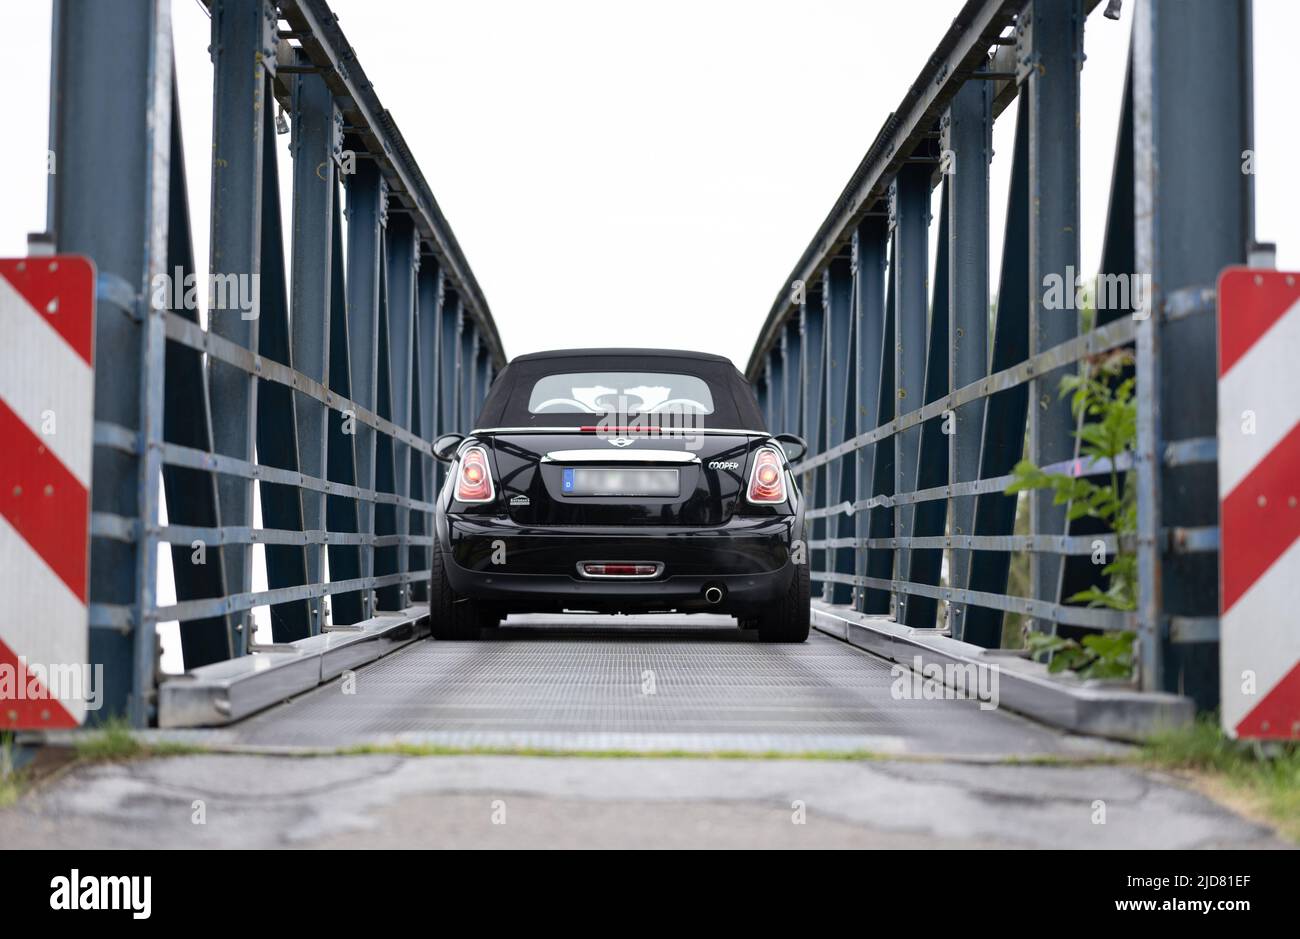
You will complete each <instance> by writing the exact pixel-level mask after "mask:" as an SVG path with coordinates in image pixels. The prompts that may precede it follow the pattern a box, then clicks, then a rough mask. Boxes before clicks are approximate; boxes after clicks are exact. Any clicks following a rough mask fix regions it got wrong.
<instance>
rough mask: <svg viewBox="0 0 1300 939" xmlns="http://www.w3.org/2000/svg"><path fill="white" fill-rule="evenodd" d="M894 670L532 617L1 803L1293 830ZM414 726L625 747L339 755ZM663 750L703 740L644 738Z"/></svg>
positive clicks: (704, 822)
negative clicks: (163, 752)
mask: <svg viewBox="0 0 1300 939" xmlns="http://www.w3.org/2000/svg"><path fill="white" fill-rule="evenodd" d="M629 626H635V627H636V628H635V629H634V630H633V631H631V632H629V631H628V627H629ZM895 677H896V675H895V674H894V673H893V671H892V669H891V666H890V664H889V663H887V662H884V661H883V660H880V659H877V658H875V657H874V656H872V655H870V654H868V653H865V652H862V651H861V650H858V649H855V648H853V647H850V646H848V645H845V644H843V643H840V642H838V641H836V640H833V639H830V638H828V637H825V636H822V635H820V634H814V636H813V638H812V639H811V640H810V641H809V642H808V643H806V644H803V645H798V646H765V645H761V644H759V643H756V642H753V641H752V638H751V637H747V636H745V635H744V634H742V633H740V632H739V631H738V630H736V629H735V628H734V626H732V625H731V624H730V623H728V622H725V621H721V620H716V621H710V620H704V621H694V620H693V621H691V622H690V623H689V624H685V623H683V622H682V621H681V620H679V619H664V618H659V619H642V620H638V621H636V622H635V623H623V624H620V627H619V628H611V626H610V621H608V620H606V621H603V622H600V623H590V622H589V623H582V622H575V621H564V622H559V621H556V620H554V619H549V620H548V619H546V618H540V617H533V618H527V619H523V620H518V621H514V622H513V623H512V625H511V626H509V627H508V628H507V629H505V630H504V631H503V632H502V633H501V634H500V635H498V636H497V637H496V638H494V639H491V640H488V641H483V642H476V643H439V642H433V641H421V642H417V643H415V644H413V645H411V646H409V647H407V648H406V649H403V650H402V651H400V652H398V653H395V654H394V655H391V656H389V657H387V658H385V659H383V660H380V661H379V662H376V663H374V664H372V665H370V666H368V667H367V668H364V669H361V670H359V671H358V672H357V673H356V674H355V676H353V677H352V680H351V685H350V687H348V686H346V685H345V683H344V682H335V683H333V684H331V685H327V686H324V687H322V688H319V689H317V690H316V691H313V692H310V693H308V694H306V695H303V696H301V697H300V698H298V699H295V700H294V701H291V702H288V703H287V704H284V705H281V706H279V707H277V708H274V709H272V710H270V711H266V712H263V714H261V715H258V716H255V717H254V718H252V719H249V720H247V721H245V722H243V723H242V724H239V725H237V726H235V727H231V728H226V729H220V730H206V731H197V732H181V733H173V734H169V735H160V734H155V737H157V736H170V737H171V738H173V739H183V740H187V741H189V742H192V743H195V744H200V745H203V746H205V747H210V748H220V749H221V750H222V751H223V752H210V753H201V754H194V755H186V756H173V757H167V758H152V759H147V760H137V761H132V762H127V763H118V764H101V765H80V766H76V767H73V768H72V769H71V770H69V771H66V772H64V773H62V774H61V775H58V776H56V777H54V778H52V779H50V780H49V781H47V782H45V783H43V784H41V785H39V786H37V787H35V788H34V789H33V790H32V791H30V792H29V793H27V794H26V795H24V796H23V797H22V798H21V799H20V800H19V801H18V803H17V804H16V805H14V806H11V807H10V808H8V809H5V810H2V811H0V846H4V847H8V848H26V847H161V846H166V847H178V848H214V847H216V848H220V847H322V848H325V847H372V846H373V847H379V846H383V847H921V848H930V847H1003V846H1005V847H1026V848H1033V847H1073V848H1110V847H1133V848H1147V847H1161V848H1181V847H1229V846H1231V847H1247V846H1261V847H1265V846H1280V842H1278V841H1277V840H1276V839H1275V838H1274V836H1273V835H1272V834H1271V833H1270V832H1269V831H1268V830H1267V829H1265V828H1262V827H1260V826H1259V825H1256V824H1254V823H1252V822H1250V821H1247V820H1245V819H1243V818H1241V817H1239V816H1237V815H1235V814H1233V813H1232V812H1231V811H1229V810H1228V809H1226V808H1224V807H1222V806H1220V805H1218V804H1217V803H1215V802H1213V801H1211V800H1209V799H1207V798H1205V797H1204V796H1202V795H1200V794H1197V793H1196V792H1193V791H1191V790H1190V789H1188V788H1187V787H1186V786H1185V785H1183V784H1182V783H1180V782H1179V781H1178V780H1175V779H1172V778H1167V777H1163V776H1159V775H1156V774H1152V773H1149V772H1146V771H1143V770H1139V769H1137V768H1134V767H1131V766H1118V765H1105V764H1104V763H1103V762H1101V760H1103V759H1104V758H1106V757H1109V756H1113V755H1115V754H1116V753H1120V752H1123V750H1122V748H1120V747H1118V746H1117V745H1115V744H1108V743H1105V742H1102V741H1096V740H1091V739H1086V738H1081V737H1076V736H1071V735H1067V734H1062V733H1059V732H1057V731H1055V730H1053V729H1051V728H1047V727H1044V726H1041V725H1038V724H1035V723H1033V722H1030V721H1028V720H1025V719H1023V718H1020V717H1018V716H1016V715H1014V714H1010V713H1007V712H1005V711H1002V710H1000V709H993V710H988V709H982V708H981V707H980V706H979V702H977V701H973V700H944V699H936V700H927V699H924V698H922V699H916V698H908V697H906V696H903V697H900V696H899V694H898V686H897V683H896V682H895ZM393 745H404V746H418V747H421V748H423V749H429V748H435V749H436V750H438V751H439V752H441V751H443V750H445V749H447V748H458V747H459V748H466V747H493V748H500V747H510V748H518V747H541V748H556V749H563V750H583V751H591V750H596V751H602V752H604V751H618V752H619V753H620V754H622V755H618V756H599V757H594V756H520V755H480V754H466V755H421V756H411V755H398V754H396V753H393V752H372V753H367V754H346V755H344V754H338V753H336V752H331V751H332V750H334V748H340V747H350V748H356V747H370V748H381V749H383V748H387V750H388V751H391V749H392V747H393ZM668 750H672V751H684V752H686V753H693V754H696V755H685V756H680V757H672V758H667V757H663V756H654V755H634V754H637V751H641V752H644V753H653V752H655V751H658V752H663V751H668ZM711 751H729V752H731V753H748V754H754V756H746V757H741V758H735V757H732V758H720V757H717V756H705V755H699V754H704V753H708V752H711ZM771 751H776V752H778V753H782V754H790V756H789V757H782V758H759V757H758V756H757V754H760V753H763V754H768V753H770V752H771ZM810 751H811V752H810ZM868 753H869V754H870V758H864V754H868ZM309 754H311V755H309Z"/></svg>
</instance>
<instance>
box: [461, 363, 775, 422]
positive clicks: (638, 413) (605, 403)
mask: <svg viewBox="0 0 1300 939" xmlns="http://www.w3.org/2000/svg"><path fill="white" fill-rule="evenodd" d="M624 416H625V417H627V418H628V419H630V420H635V421H636V422H637V423H638V424H643V425H645V426H663V427H668V426H691V427H705V428H707V427H714V428H719V429H743V430H762V429H763V426H764V425H763V418H762V415H761V414H760V413H759V410H758V402H757V400H756V399H755V398H754V391H753V389H752V388H751V387H750V385H749V383H748V382H747V381H745V378H744V376H743V375H741V374H740V372H739V371H737V370H736V367H735V366H734V365H732V364H731V363H730V362H728V361H726V360H725V359H715V358H705V357H694V356H679V355H671V354H664V353H660V352H657V351H655V352H651V351H649V350H646V351H645V352H640V351H639V350H638V352H637V353H636V354H633V353H628V352H623V351H622V350H618V351H615V352H610V351H605V350H601V351H600V352H594V351H593V353H589V354H578V353H575V354H572V355H567V354H566V355H557V356H541V357H537V358H524V359H519V360H517V361H514V362H511V363H510V364H509V365H507V366H506V367H505V368H504V369H502V370H501V373H500V374H499V375H497V377H496V380H495V381H493V383H492V388H491V389H490V390H489V392H488V396H487V400H486V401H484V402H483V411H482V413H481V414H480V415H479V419H478V420H477V421H476V422H475V424H474V426H475V427H577V426H585V425H588V424H599V423H601V422H602V421H603V420H604V419H606V418H607V417H616V418H618V417H624Z"/></svg>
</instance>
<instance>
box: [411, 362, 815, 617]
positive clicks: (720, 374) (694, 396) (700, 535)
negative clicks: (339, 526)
mask: <svg viewBox="0 0 1300 939" xmlns="http://www.w3.org/2000/svg"><path fill="white" fill-rule="evenodd" d="M478 423H479V424H480V425H481V426H480V427H479V428H478V429H476V430H473V431H472V432H471V433H470V434H469V435H468V436H466V435H463V434H447V435H444V436H442V437H439V438H438V440H437V441H436V442H435V443H434V447H433V449H434V455H435V456H436V457H437V458H438V459H439V460H442V461H443V462H447V463H450V464H451V465H450V468H449V470H448V472H447V474H446V481H445V483H444V485H443V486H442V489H441V491H440V493H439V496H438V501H437V506H438V508H437V514H436V531H437V536H436V537H435V538H434V543H433V557H432V574H431V583H430V594H429V595H430V598H431V599H430V606H431V611H430V612H431V617H430V619H431V621H432V629H433V634H434V636H435V637H436V638H439V639H472V638H475V637H477V636H478V635H479V631H480V630H481V629H484V628H491V627H494V626H496V625H498V624H499V623H500V622H501V620H502V618H503V617H504V616H505V615H506V614H508V613H524V612H538V613H540V612H558V611H563V610H570V611H584V612H601V613H650V612H666V611H676V612H679V613H696V612H710V613H724V614H729V615H732V616H735V617H736V618H737V619H738V620H739V621H740V625H741V626H742V627H744V628H750V629H756V630H757V631H758V635H759V638H760V639H762V640H764V641H767V642H802V641H804V640H805V639H807V638H808V619H809V610H808V593H809V591H808V565H807V564H806V563H803V561H804V557H803V555H804V552H803V551H802V550H801V548H802V539H803V537H804V535H803V527H804V518H803V513H804V507H803V502H802V498H801V496H800V493H799V488H798V486H797V485H796V483H795V478H794V476H793V474H791V472H790V470H789V467H788V465H787V460H788V459H794V460H797V459H799V458H800V457H801V456H802V455H803V453H804V451H805V450H806V445H805V444H804V442H803V441H802V440H800V439H799V438H798V437H796V436H794V435H793V434H783V435H781V436H780V437H773V436H772V435H771V434H769V433H768V432H767V431H766V430H764V429H763V418H762V416H761V414H760V412H759V407H758V402H757V400H756V398H755V396H754V391H753V389H752V388H751V387H750V385H749V383H748V382H747V381H745V378H744V376H742V375H741V374H740V372H738V371H737V370H736V368H735V366H733V365H732V364H731V362H730V361H729V360H727V359H725V358H722V357H720V356H715V355H705V354H703V353H695V352H669V351H663V350H658V349H574V350H567V351H560V352H542V353H536V354H533V355H523V356H520V357H518V358H516V359H514V360H513V361H511V362H510V364H509V365H507V366H506V367H505V368H504V369H502V370H501V372H500V373H499V374H498V375H497V376H496V379H495V381H493V383H492V387H491V389H490V390H489V392H488V395H487V400H486V401H485V402H484V404H483V411H482V414H481V415H480V416H479V421H478ZM787 450H788V451H789V452H788V453H787Z"/></svg>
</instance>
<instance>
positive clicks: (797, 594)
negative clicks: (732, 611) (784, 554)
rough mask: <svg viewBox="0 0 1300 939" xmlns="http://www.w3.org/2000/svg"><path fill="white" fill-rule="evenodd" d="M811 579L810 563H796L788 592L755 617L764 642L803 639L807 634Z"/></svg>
mask: <svg viewBox="0 0 1300 939" xmlns="http://www.w3.org/2000/svg"><path fill="white" fill-rule="evenodd" d="M810 580H811V578H810V577H809V574H808V565H807V564H798V565H796V566H795V570H794V577H792V578H791V579H790V589H788V590H787V591H786V592H785V596H784V597H783V598H781V600H780V601H779V602H777V603H774V604H772V607H771V609H770V610H765V611H764V612H762V613H760V614H759V615H758V616H757V617H756V619H757V621H758V622H757V626H758V638H759V640H760V641H761V642H803V641H805V640H806V639H807V638H808V626H809V620H810V618H811V615H810V610H809V608H808V595H809V593H810Z"/></svg>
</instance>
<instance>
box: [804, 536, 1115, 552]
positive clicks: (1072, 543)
mask: <svg viewBox="0 0 1300 939" xmlns="http://www.w3.org/2000/svg"><path fill="white" fill-rule="evenodd" d="M1098 541H1100V542H1101V543H1102V547H1103V548H1104V549H1105V551H1106V554H1107V555H1113V554H1115V553H1116V552H1118V551H1119V539H1118V538H1117V536H1116V535H1113V534H1097V535H922V536H914V537H910V538H907V537H904V538H825V539H821V540H817V541H809V542H808V547H809V548H812V549H814V550H817V549H824V548H921V549H925V548H940V549H942V548H958V549H966V550H971V551H1035V552H1039V553H1042V554H1067V555H1088V554H1092V553H1093V552H1094V551H1096V550H1097V542H1098Z"/></svg>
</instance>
